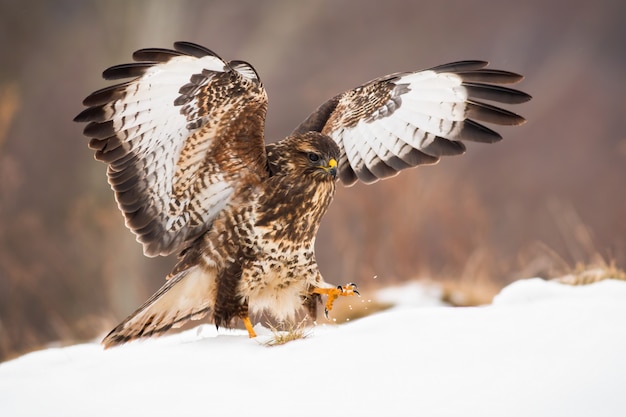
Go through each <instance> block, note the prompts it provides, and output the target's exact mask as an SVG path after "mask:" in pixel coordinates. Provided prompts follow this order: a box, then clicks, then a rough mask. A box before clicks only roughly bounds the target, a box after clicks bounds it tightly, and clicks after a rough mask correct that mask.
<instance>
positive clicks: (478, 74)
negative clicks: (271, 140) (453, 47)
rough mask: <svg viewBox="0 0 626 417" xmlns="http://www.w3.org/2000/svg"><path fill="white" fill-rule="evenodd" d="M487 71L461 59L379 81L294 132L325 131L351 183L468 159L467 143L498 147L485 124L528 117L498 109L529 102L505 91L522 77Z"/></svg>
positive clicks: (338, 99) (329, 105) (334, 102)
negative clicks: (465, 156) (456, 157)
mask: <svg viewBox="0 0 626 417" xmlns="http://www.w3.org/2000/svg"><path fill="white" fill-rule="evenodd" d="M487 65H488V63H487V62H486V61H477V60H474V61H459V62H452V63H449V64H444V65H440V66H437V67H433V68H430V69H427V70H423V71H417V72H407V73H397V74H391V75H387V76H384V77H381V78H377V79H375V80H372V81H370V82H368V83H366V84H363V85H361V86H359V87H357V88H355V89H353V90H349V91H346V92H345V93H343V94H339V95H337V96H335V97H333V98H332V99H331V100H329V101H327V102H326V103H324V104H322V105H321V106H320V107H319V108H318V109H317V110H316V111H315V112H313V113H312V114H311V115H310V116H309V117H307V119H305V120H304V121H303V122H302V123H301V124H300V125H299V126H298V127H297V128H296V129H295V130H294V133H303V132H305V131H308V130H314V131H319V132H322V133H325V134H327V135H329V136H330V137H332V138H333V139H334V140H335V141H336V142H337V144H338V145H339V147H340V149H341V151H342V155H341V157H340V161H339V178H340V179H341V181H342V182H343V183H344V184H345V185H352V184H353V183H354V182H356V181H357V180H360V181H363V182H365V183H370V182H375V181H377V180H379V179H383V178H387V177H391V176H394V175H396V174H397V173H398V172H399V171H401V170H403V169H406V168H408V167H414V166H417V165H421V164H432V163H436V162H437V161H438V160H439V158H440V157H441V156H446V155H458V154H462V153H464V152H465V149H466V148H465V146H464V145H463V143H462V142H461V141H475V142H484V143H493V142H497V141H499V140H501V139H502V136H500V134H499V133H497V132H495V131H494V130H492V129H490V128H488V127H486V126H484V125H482V124H480V123H479V122H485V123H491V124H496V125H519V124H522V123H524V122H525V120H524V118H523V117H521V116H519V115H517V114H515V113H513V112H511V111H509V110H505V109H502V108H500V107H498V106H497V104H519V103H523V102H526V101H528V100H530V99H531V97H530V96H529V95H528V94H526V93H524V92H522V91H519V90H515V89H512V88H509V87H504V86H502V84H513V83H516V82H519V81H520V80H521V79H522V78H523V77H522V76H521V75H519V74H516V73H513V72H508V71H502V70H494V69H491V68H485V67H486V66H487ZM479 100H487V101H490V102H493V103H495V105H494V104H490V103H485V102H482V101H479Z"/></svg>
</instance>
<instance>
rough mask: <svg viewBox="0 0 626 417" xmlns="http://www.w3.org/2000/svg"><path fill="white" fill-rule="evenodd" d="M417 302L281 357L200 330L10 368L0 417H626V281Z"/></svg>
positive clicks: (530, 284) (323, 329) (326, 329)
mask: <svg viewBox="0 0 626 417" xmlns="http://www.w3.org/2000/svg"><path fill="white" fill-rule="evenodd" d="M411 291H413V292H415V294H417V295H416V296H415V297H417V298H419V297H422V296H424V293H423V292H420V291H421V290H420V289H419V287H415V286H413V287H412V286H407V287H404V288H399V289H398V288H397V289H395V290H394V289H390V290H386V291H385V292H383V293H381V297H382V298H385V300H386V301H390V300H392V299H394V297H395V299H396V300H399V301H401V302H400V304H399V305H398V306H397V307H395V308H392V309H391V310H387V311H385V312H382V313H377V314H374V315H372V316H369V317H366V318H363V319H360V320H355V321H351V322H349V323H345V324H341V325H339V326H331V325H318V326H317V327H315V328H313V329H312V330H311V332H310V335H309V337H308V338H306V339H303V340H298V341H295V342H291V343H288V344H286V345H282V346H277V347H266V346H263V345H262V344H261V343H259V341H258V340H250V339H248V338H247V335H246V332H245V331H224V330H220V331H215V328H214V327H213V326H212V325H202V326H199V327H197V328H195V329H193V330H190V331H186V332H183V333H179V334H175V335H171V336H166V337H163V338H159V339H150V340H146V341H143V342H137V343H131V344H129V345H125V346H122V347H119V348H114V349H111V350H107V351H103V350H102V348H101V347H100V346H99V345H98V344H97V343H90V344H82V345H76V346H70V347H66V348H58V349H55V348H52V349H46V350H43V351H39V352H34V353H31V354H28V355H24V356H22V357H20V358H17V359H15V360H12V361H9V362H5V363H2V364H0V416H3V417H9V416H65V417H68V416H80V417H85V416H130V415H132V416H162V415H163V416H165V415H167V416H208V415H210V416H227V415H235V416H246V415H254V416H266V415H267V416H275V417H278V416H283V415H284V416H314V415H315V416H335V415H344V416H409V415H415V416H464V417H465V416H481V417H487V416H498V417H504V416H506V417H511V416H525V417H529V416H532V417H538V416H549V417H557V416H568V417H574V416H585V417H591V416H594V417H597V416H626V391H625V390H624V387H626V282H623V281H615V280H606V281H602V282H599V283H596V284H592V285H588V286H580V287H571V286H566V285H562V284H558V283H554V282H546V281H543V280H540V279H529V280H522V281H518V282H516V283H514V284H512V285H510V286H508V287H507V288H505V289H504V290H503V291H502V292H501V293H500V294H499V295H498V296H497V297H496V298H495V300H494V302H493V304H492V305H489V306H485V307H470V308H452V307H445V306H441V305H437V303H434V302H428V301H426V302H425V303H419V304H421V306H419V305H416V304H418V303H414V302H412V300H413V301H414V300H415V298H411V297H407V295H408V294H410V293H411ZM394 294H395V296H394ZM425 299H426V300H427V299H428V297H426V298H425ZM431 301H432V300H431ZM338 302H345V300H339V301H338ZM257 330H258V333H260V334H261V335H260V337H259V339H261V340H263V339H265V340H266V339H268V338H269V337H270V335H271V333H270V332H269V330H267V329H264V328H261V327H260V326H257Z"/></svg>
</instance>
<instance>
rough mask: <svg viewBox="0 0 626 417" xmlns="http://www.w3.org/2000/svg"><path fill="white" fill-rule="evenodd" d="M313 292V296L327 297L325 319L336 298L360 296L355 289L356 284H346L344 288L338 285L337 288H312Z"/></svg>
mask: <svg viewBox="0 0 626 417" xmlns="http://www.w3.org/2000/svg"><path fill="white" fill-rule="evenodd" d="M313 292H314V293H315V294H325V295H326V296H327V298H326V306H325V308H324V316H326V318H328V312H329V311H330V310H332V309H333V303H334V302H335V300H336V299H337V297H339V296H341V297H347V296H350V295H355V294H356V295H358V296H360V295H361V294H359V292H358V291H357V289H356V284H352V283H350V284H348V285H346V286H345V287H342V286H341V285H338V286H337V288H333V287H330V288H319V287H317V288H313Z"/></svg>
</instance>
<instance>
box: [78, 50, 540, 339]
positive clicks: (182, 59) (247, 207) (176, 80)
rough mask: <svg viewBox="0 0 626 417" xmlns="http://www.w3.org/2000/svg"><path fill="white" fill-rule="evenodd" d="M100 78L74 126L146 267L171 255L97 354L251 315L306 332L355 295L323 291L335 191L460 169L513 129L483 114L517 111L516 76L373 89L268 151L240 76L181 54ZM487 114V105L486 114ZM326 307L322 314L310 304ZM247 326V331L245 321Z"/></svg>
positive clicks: (332, 105)
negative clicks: (446, 162) (318, 244)
mask: <svg viewBox="0 0 626 417" xmlns="http://www.w3.org/2000/svg"><path fill="white" fill-rule="evenodd" d="M133 58H134V61H135V62H133V63H130V64H123V65H117V66H113V67H111V68H108V69H107V70H105V71H104V73H103V77H104V78H105V79H108V80H125V81H118V83H117V84H115V85H112V86H109V87H106V88H103V89H101V90H98V91H96V92H94V93H92V94H91V95H89V96H88V97H87V98H86V99H85V100H84V101H83V104H84V105H85V106H86V107H87V108H86V109H85V110H84V111H82V112H81V113H80V114H79V115H78V116H76V118H75V119H74V120H75V121H77V122H86V123H87V125H86V126H85V128H84V134H85V136H87V137H88V138H90V139H91V140H90V142H89V146H90V147H91V148H92V149H94V150H95V151H96V152H95V157H96V159H97V160H100V161H103V162H104V163H106V164H107V165H108V168H107V177H108V181H109V184H110V185H111V188H112V189H113V191H114V193H115V198H116V201H117V204H118V206H119V209H120V210H121V211H122V213H123V214H124V217H125V220H126V226H127V227H128V228H129V229H130V230H131V231H132V232H133V233H134V234H135V235H136V237H137V240H138V241H139V242H140V243H141V244H142V245H143V250H144V254H145V255H147V256H158V255H169V254H171V253H178V254H179V261H178V263H177V264H176V266H175V267H174V269H173V270H172V272H171V273H170V274H169V276H168V277H167V280H166V282H165V284H164V285H163V286H162V287H161V288H160V289H159V290H158V291H157V292H156V293H155V294H154V295H153V296H152V297H150V299H149V300H147V301H146V302H145V303H144V304H143V305H142V306H140V307H139V308H138V309H137V310H136V311H135V312H134V313H132V314H131V315H130V316H128V318H126V319H125V320H124V321H123V322H122V323H120V324H119V325H118V326H117V327H115V328H114V329H113V330H112V331H111V332H110V333H109V334H108V335H107V336H106V337H105V338H104V340H103V344H104V345H105V347H110V346H114V345H117V344H121V343H124V342H127V341H130V340H134V339H137V338H141V337H147V336H155V335H160V334H162V333H163V332H165V331H167V330H168V329H170V328H172V327H179V326H181V325H182V324H183V323H185V322H186V321H188V320H197V319H200V318H202V317H204V316H207V315H208V318H209V319H210V320H211V321H212V322H213V323H214V324H215V325H216V326H218V327H227V328H228V327H233V326H236V325H237V322H238V320H241V321H242V322H243V324H244V326H245V328H246V329H247V331H248V334H249V336H250V337H255V331H254V328H253V324H252V321H251V320H250V317H251V313H260V312H266V313H269V314H270V315H271V316H273V317H275V318H276V319H277V320H287V319H290V318H293V316H294V314H296V313H297V312H298V311H300V310H304V311H305V312H308V314H309V315H311V316H313V317H315V311H316V305H317V304H318V303H323V304H324V306H325V312H326V313H328V311H330V310H331V309H332V306H333V302H334V301H335V300H336V299H337V298H338V297H340V296H351V295H354V294H357V290H356V286H355V285H354V284H348V285H344V286H336V285H331V284H328V283H326V282H325V281H324V279H323V278H322V276H321V274H320V272H319V270H318V266H317V263H316V260H315V252H314V243H315V235H316V233H317V229H318V226H319V224H320V221H321V219H322V216H323V215H324V213H325V212H326V210H327V208H328V206H329V204H330V202H331V200H332V198H333V195H334V193H335V185H336V183H337V182H341V183H342V184H343V185H344V186H349V185H352V184H354V183H355V182H357V181H361V182H363V183H367V184H369V183H372V182H375V181H377V180H380V179H384V178H388V177H392V176H394V175H396V174H397V173H399V172H400V171H401V170H403V169H406V168H411V167H415V166H417V165H421V164H433V163H436V162H437V161H438V160H439V159H440V157H442V156H445V155H457V154H462V153H463V152H464V151H465V146H464V144H463V141H475V142H486V143H492V142H497V141H499V140H500V139H501V138H502V137H501V136H500V135H499V134H498V133H497V132H495V131H493V130H491V129H490V128H488V127H486V126H484V125H483V124H480V122H485V123H491V124H496V125H519V124H522V123H523V122H524V121H525V120H524V118H522V117H521V116H519V115H517V114H515V113H512V112H510V111H508V110H504V109H502V108H499V107H497V106H496V104H498V103H503V104H517V103H523V102H525V101H528V100H529V99H530V98H531V97H530V96H529V95H528V94H526V93H523V92H521V91H518V90H514V89H511V88H509V87H505V86H503V85H505V84H512V83H516V82H518V81H520V80H521V79H522V76H521V75H518V74H515V73H512V72H508V71H502V70H495V69H489V68H486V67H487V62H484V61H460V62H454V63H450V64H446V65H440V66H437V67H433V68H430V69H427V70H423V71H416V72H401V73H396V74H391V75H386V76H384V77H380V78H377V79H375V80H372V81H370V82H367V83H365V84H363V85H361V86H359V87H356V88H354V89H353V90H350V91H346V92H344V93H341V94H338V95H336V96H335V97H333V98H331V99H330V100H328V101H327V102H325V103H323V104H322V105H321V106H320V107H319V108H318V109H317V110H315V111H314V112H313V113H312V114H311V115H310V116H309V117H308V118H306V119H305V120H304V121H303V122H302V123H301V124H300V125H299V126H298V127H296V129H295V130H294V131H293V132H292V133H291V134H289V135H288V136H287V137H286V138H284V139H282V140H279V141H277V142H274V143H270V144H266V143H265V139H264V124H265V114H266V110H267V95H266V92H265V89H264V88H263V84H262V83H261V80H260V78H259V75H258V74H257V72H256V70H255V69H254V68H253V67H252V65H250V64H249V63H247V62H244V61H230V62H226V61H224V60H222V59H221V58H220V57H219V56H218V55H217V54H215V53H214V52H213V51H211V50H209V49H207V48H205V47H202V46H199V45H196V44H193V43H189V42H176V43H175V44H174V49H162V48H149V49H141V50H139V51H136V52H135V53H134V54H133ZM484 101H488V102H491V103H492V104H488V103H485V102H484ZM324 297H325V302H324ZM253 317H254V316H253Z"/></svg>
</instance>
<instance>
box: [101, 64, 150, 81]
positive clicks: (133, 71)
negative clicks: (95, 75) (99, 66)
mask: <svg viewBox="0 0 626 417" xmlns="http://www.w3.org/2000/svg"><path fill="white" fill-rule="evenodd" d="M153 66H154V63H153V62H133V63H130V64H120V65H114V66H112V67H109V68H107V69H105V70H104V71H103V72H102V78H104V79H105V80H119V79H121V78H137V77H141V76H142V75H143V74H145V72H146V71H147V70H148V68H151V67H153Z"/></svg>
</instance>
